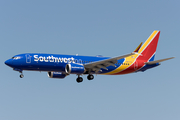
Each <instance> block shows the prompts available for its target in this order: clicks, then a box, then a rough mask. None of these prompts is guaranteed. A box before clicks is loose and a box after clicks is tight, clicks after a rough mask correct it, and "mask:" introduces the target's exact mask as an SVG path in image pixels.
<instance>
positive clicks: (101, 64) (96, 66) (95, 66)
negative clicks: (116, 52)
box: [84, 53, 135, 73]
mask: <svg viewBox="0 0 180 120" xmlns="http://www.w3.org/2000/svg"><path fill="white" fill-rule="evenodd" d="M134 54H135V53H130V54H127V55H122V56H118V57H114V58H109V59H104V60H100V61H97V62H92V63H87V64H85V65H84V67H85V69H86V70H88V71H89V72H90V71H95V72H96V73H97V72H98V71H99V70H100V69H101V68H103V69H106V70H107V68H106V67H108V66H114V67H116V66H115V63H117V60H119V59H122V58H125V57H128V56H131V55H134Z"/></svg>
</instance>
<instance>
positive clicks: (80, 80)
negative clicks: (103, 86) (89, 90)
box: [76, 74, 94, 83]
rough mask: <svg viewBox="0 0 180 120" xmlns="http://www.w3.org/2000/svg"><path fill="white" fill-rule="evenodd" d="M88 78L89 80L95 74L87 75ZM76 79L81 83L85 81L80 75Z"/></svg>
mask: <svg viewBox="0 0 180 120" xmlns="http://www.w3.org/2000/svg"><path fill="white" fill-rule="evenodd" d="M87 79H88V80H92V79H94V75H91V74H89V75H88V76H87ZM76 81H77V82H78V83H81V82H82V81H83V78H82V77H80V75H78V78H77V79H76Z"/></svg>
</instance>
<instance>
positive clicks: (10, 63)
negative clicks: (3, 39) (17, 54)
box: [4, 59, 12, 66]
mask: <svg viewBox="0 0 180 120" xmlns="http://www.w3.org/2000/svg"><path fill="white" fill-rule="evenodd" d="M4 63H5V64H6V65H8V66H11V65H12V60H11V59H9V60H6V61H5V62H4Z"/></svg>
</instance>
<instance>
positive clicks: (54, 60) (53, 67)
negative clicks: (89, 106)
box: [5, 30, 174, 83]
mask: <svg viewBox="0 0 180 120" xmlns="http://www.w3.org/2000/svg"><path fill="white" fill-rule="evenodd" d="M159 35H160V31H158V30H155V31H153V33H152V34H151V35H150V36H149V38H148V39H147V40H146V41H145V43H144V44H143V45H142V43H141V44H140V45H139V46H138V47H137V48H136V49H135V50H134V51H133V52H132V53H129V54H125V55H122V56H117V57H112V58H110V57H103V56H80V55H63V54H43V53H25V54H19V55H15V56H13V57H12V58H11V59H8V60H6V61H5V64H6V65H8V66H9V67H11V68H13V70H15V71H18V72H20V73H21V74H20V78H23V77H24V75H23V73H22V72H23V70H28V71H45V72H47V74H48V77H49V78H59V79H63V78H65V77H66V76H68V75H70V74H76V75H78V77H77V79H76V81H77V82H78V83H80V82H82V81H83V78H82V77H81V76H82V75H87V79H88V80H92V79H94V75H93V74H101V75H122V74H129V73H135V72H140V71H142V72H144V71H146V70H147V69H150V68H154V67H157V66H159V65H160V62H163V61H166V60H169V59H173V58H174V57H170V58H166V59H161V60H155V61H154V58H155V53H156V48H157V44H158V40H159Z"/></svg>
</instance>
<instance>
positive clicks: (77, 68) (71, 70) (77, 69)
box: [65, 63, 85, 74]
mask: <svg viewBox="0 0 180 120" xmlns="http://www.w3.org/2000/svg"><path fill="white" fill-rule="evenodd" d="M65 72H66V73H67V74H83V73H84V72H85V68H84V66H83V65H81V64H75V63H69V64H67V65H66V68H65Z"/></svg>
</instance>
